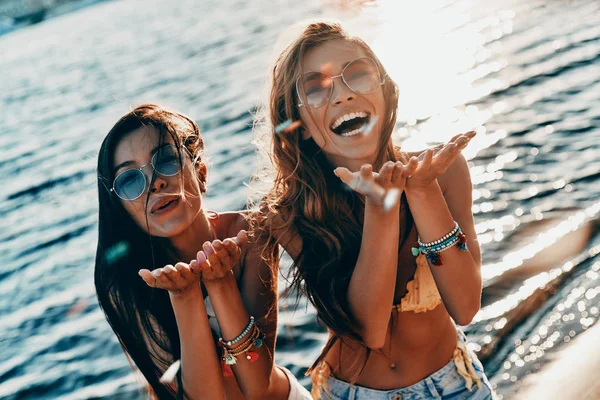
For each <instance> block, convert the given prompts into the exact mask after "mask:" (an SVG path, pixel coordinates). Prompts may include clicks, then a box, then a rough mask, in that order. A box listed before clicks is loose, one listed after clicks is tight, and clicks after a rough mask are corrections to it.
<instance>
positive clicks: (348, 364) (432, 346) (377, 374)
mask: <svg viewBox="0 0 600 400" xmlns="http://www.w3.org/2000/svg"><path fill="white" fill-rule="evenodd" d="M392 318H393V322H392ZM392 318H390V325H391V326H392V328H393V329H391V330H389V331H388V335H387V337H386V341H385V345H384V346H383V347H382V348H381V350H373V351H371V355H370V356H369V358H368V360H367V362H366V364H365V367H364V369H363V370H362V373H361V374H360V376H359V377H358V379H357V380H356V382H355V383H356V384H357V385H360V386H365V387H369V388H373V389H379V390H391V389H397V388H402V387H407V386H410V385H412V384H415V383H417V382H419V381H421V380H422V379H423V378H425V377H427V376H429V375H431V374H432V373H434V372H435V371H437V370H439V369H441V368H442V367H443V366H444V365H446V364H447V363H448V362H449V361H450V360H452V359H453V354H454V350H455V349H456V343H457V333H456V326H455V324H454V322H453V321H452V320H451V318H450V316H449V315H448V313H447V311H446V309H445V307H444V305H443V304H440V305H438V306H437V307H436V308H435V309H433V310H430V311H428V312H423V313H414V312H393V315H392ZM346 342H347V344H342V343H341V341H339V340H338V341H337V343H336V344H335V345H334V346H333V347H332V349H331V350H330V351H329V352H328V354H327V356H326V357H325V359H324V361H325V362H327V364H329V366H330V367H331V374H332V375H333V376H334V377H336V378H337V379H341V380H343V381H346V382H350V381H351V380H352V379H353V377H354V375H355V373H356V371H357V368H358V370H360V368H361V367H362V365H363V363H364V360H365V355H366V350H365V348H364V347H363V346H360V345H359V344H358V343H356V342H352V341H350V340H347V339H346ZM352 366H354V367H352Z"/></svg>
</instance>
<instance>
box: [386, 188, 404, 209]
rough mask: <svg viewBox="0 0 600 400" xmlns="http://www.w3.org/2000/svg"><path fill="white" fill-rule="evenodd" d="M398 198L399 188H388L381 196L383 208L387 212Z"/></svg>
mask: <svg viewBox="0 0 600 400" xmlns="http://www.w3.org/2000/svg"><path fill="white" fill-rule="evenodd" d="M398 199H400V190H398V189H396V188H393V189H390V190H388V192H387V194H386V195H385V197H384V198H383V209H384V210H385V212H388V211H390V210H391V209H392V207H394V206H395V205H396V203H398Z"/></svg>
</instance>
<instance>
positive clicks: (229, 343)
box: [219, 316, 254, 346]
mask: <svg viewBox="0 0 600 400" xmlns="http://www.w3.org/2000/svg"><path fill="white" fill-rule="evenodd" d="M252 326H254V317H252V316H251V317H250V321H249V322H248V325H247V326H246V328H244V330H243V331H242V333H240V334H239V335H237V337H236V338H235V339H233V340H228V341H227V342H226V341H225V340H224V339H223V338H222V337H220V338H219V343H222V344H225V345H227V346H232V345H234V344H236V343H237V342H239V341H240V340H242V338H243V337H244V336H246V334H247V333H248V332H250V329H252Z"/></svg>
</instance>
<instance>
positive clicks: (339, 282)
mask: <svg viewBox="0 0 600 400" xmlns="http://www.w3.org/2000/svg"><path fill="white" fill-rule="evenodd" d="M330 40H344V41H346V42H349V43H353V44H356V45H357V46H359V47H360V48H362V49H363V50H364V51H365V53H366V54H367V56H368V57H370V58H371V59H373V60H374V61H375V63H376V64H377V66H378V68H379V71H380V72H381V75H382V78H383V80H384V83H383V86H382V90H383V95H384V98H385V104H386V110H385V115H384V116H383V117H382V134H381V139H380V146H379V152H378V153H377V157H376V161H375V163H374V165H373V166H374V169H375V170H378V168H379V167H381V165H383V163H384V162H385V161H387V160H393V161H397V160H402V161H404V162H406V161H407V156H406V155H405V154H404V153H402V152H401V151H400V149H399V148H398V147H396V146H394V145H393V143H392V140H391V135H392V131H393V129H394V126H395V123H396V109H397V107H398V87H397V85H396V83H395V82H394V81H393V80H392V79H391V78H390V77H389V76H388V75H387V73H386V70H385V68H384V66H383V65H382V64H381V62H380V61H379V59H378V58H377V56H376V55H375V54H374V53H373V51H372V50H371V48H370V47H369V46H368V45H367V44H366V43H365V42H364V41H362V40H361V39H359V38H357V37H354V36H351V35H349V34H348V33H347V32H345V31H344V29H343V28H342V27H341V25H339V24H337V23H332V22H325V21H322V22H315V23H311V24H309V25H308V26H306V28H305V29H304V31H303V32H302V33H301V34H300V35H299V36H298V38H297V39H296V40H295V41H293V42H292V43H291V44H290V45H289V46H288V47H287V48H286V49H285V50H284V51H283V52H282V53H281V54H280V55H279V57H278V58H277V60H276V61H275V65H274V67H273V74H272V80H271V88H270V94H269V100H268V104H267V106H266V107H264V109H263V110H262V112H261V113H260V114H259V115H260V118H261V119H259V120H258V122H257V124H256V132H257V135H258V137H257V142H258V144H259V145H261V144H262V145H263V146H265V145H264V144H263V143H265V142H267V143H270V144H271V145H270V152H269V154H270V161H271V162H272V164H273V166H274V171H272V173H273V174H272V175H273V176H272V177H271V179H272V181H273V185H272V187H271V188H270V190H269V191H268V192H267V194H266V195H265V196H264V198H263V199H262V202H261V210H262V211H263V212H262V213H261V214H259V216H258V219H257V220H256V221H255V222H254V224H255V225H256V227H255V230H256V232H257V234H258V235H259V237H260V238H261V242H262V243H265V246H264V250H263V257H264V258H265V259H266V260H267V261H268V262H269V263H274V262H275V261H274V258H276V257H278V251H277V249H278V246H279V245H283V246H284V247H285V245H286V244H285V243H282V242H281V238H282V237H288V238H289V237H290V236H299V237H300V238H301V239H302V250H301V252H300V254H299V255H298V256H297V257H296V259H295V260H294V268H293V269H292V271H293V272H292V273H293V275H292V276H293V278H292V283H291V287H293V288H297V289H299V290H298V293H302V292H304V293H306V295H307V296H308V298H309V300H310V301H311V302H312V304H313V305H314V306H315V308H316V309H317V316H318V319H319V321H320V322H321V323H322V324H324V325H325V326H326V327H327V328H328V329H329V330H331V331H332V332H333V333H334V336H333V338H332V340H330V341H329V342H328V343H327V345H326V346H325V349H324V351H323V352H322V354H321V356H320V357H319V359H317V361H316V362H315V364H316V363H318V362H319V361H320V360H321V359H322V358H323V357H324V356H325V355H326V354H327V352H328V350H329V349H330V348H331V347H332V346H333V344H334V343H335V341H336V340H337V339H342V340H344V338H351V339H354V340H357V341H358V342H359V343H362V344H363V345H364V341H363V339H362V337H361V335H360V333H359V332H357V326H358V324H357V321H356V319H355V318H354V316H353V314H352V312H351V310H350V305H349V304H348V301H347V292H348V286H349V283H350V278H351V277H352V273H353V272H354V268H355V265H356V262H357V259H358V253H359V250H360V245H361V237H362V228H363V221H364V197H363V196H361V195H359V194H357V193H356V192H354V191H352V190H347V188H346V187H345V186H344V185H343V184H342V183H341V182H340V180H339V178H337V177H336V176H335V175H334V174H333V167H332V166H331V164H330V163H329V161H328V160H327V159H326V157H325V153H324V152H323V151H322V150H321V149H320V148H319V147H318V146H317V144H316V143H315V142H314V141H313V140H312V139H308V140H303V138H302V136H301V133H300V131H301V130H298V131H296V132H294V133H289V134H276V133H274V127H276V126H278V125H279V124H281V123H283V122H284V121H287V120H292V121H298V120H300V114H299V112H298V94H297V92H296V86H295V82H296V79H297V78H298V77H299V76H300V75H301V73H302V70H301V65H302V60H303V56H304V54H305V53H306V52H307V51H308V50H309V49H311V48H314V47H317V46H320V45H322V44H323V43H325V42H328V41H330ZM302 129H304V128H302ZM261 142H262V143H261ZM267 171H268V168H267ZM261 178H262V177H260V176H258V179H259V180H260V179H261ZM401 202H402V207H403V208H402V209H403V211H404V210H408V204H407V202H406V198H405V196H404V195H403V196H402V199H401ZM407 217H408V218H407V222H406V224H405V226H404V227H402V230H401V231H402V234H401V238H400V239H399V242H400V246H402V244H403V243H404V241H405V240H406V239H407V237H408V234H409V232H410V229H411V227H412V218H411V216H410V212H408V213H407ZM302 283H304V285H302ZM390 307H391V304H390ZM365 348H366V346H365ZM366 354H367V357H368V355H369V350H368V349H367V353H366ZM363 366H364V364H363ZM359 373H360V371H357V373H356V374H355V376H358V374H359Z"/></svg>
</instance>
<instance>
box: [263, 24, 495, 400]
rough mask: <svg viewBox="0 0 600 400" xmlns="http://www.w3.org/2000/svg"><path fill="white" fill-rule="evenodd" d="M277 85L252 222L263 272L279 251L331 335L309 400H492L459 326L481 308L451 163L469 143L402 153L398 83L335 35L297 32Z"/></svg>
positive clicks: (460, 168)
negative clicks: (267, 179)
mask: <svg viewBox="0 0 600 400" xmlns="http://www.w3.org/2000/svg"><path fill="white" fill-rule="evenodd" d="M272 74H273V75H272V81H271V89H270V97H269V101H268V104H267V106H266V107H265V108H264V110H263V119H262V120H261V121H258V123H257V131H258V132H259V136H260V135H262V139H264V138H266V139H268V140H269V141H271V142H272V147H271V148H270V154H269V156H270V159H271V160H272V163H273V166H274V171H273V172H274V176H273V177H272V178H271V179H273V181H272V182H273V184H272V187H271V188H270V190H269V191H268V192H267V194H266V196H265V197H264V198H263V200H262V203H261V211H262V212H261V214H260V215H259V217H258V219H257V220H256V221H254V223H255V224H256V227H257V232H258V235H259V240H260V242H261V243H263V244H264V247H263V257H264V258H265V259H266V260H267V262H270V263H275V262H277V259H278V256H279V253H278V248H279V246H280V245H281V246H283V248H284V249H285V250H286V251H287V252H288V253H289V254H290V255H291V257H292V259H293V261H294V265H293V273H294V279H293V281H292V282H293V285H294V286H296V287H298V288H300V289H303V290H304V292H305V293H306V294H307V295H308V298H309V299H310V301H311V302H312V304H313V305H314V306H315V308H316V310H317V317H318V319H319V320H320V321H321V322H322V323H323V324H324V325H325V327H326V328H327V329H328V331H329V340H328V341H327V344H326V345H325V347H324V349H323V351H322V353H321V355H320V356H319V358H318V359H317V360H316V362H315V363H314V364H313V367H312V368H311V369H310V370H309V372H311V373H312V379H313V397H315V398H326V399H350V398H351V399H356V400H361V399H382V400H383V399H394V398H396V399H400V398H404V399H407V398H410V399H413V398H438V399H458V398H460V399H489V398H492V396H493V391H492V389H491V387H490V384H489V382H488V380H487V378H486V376H485V374H484V372H483V368H482V365H481V363H480V362H479V360H478V359H477V357H476V356H475V354H474V353H473V352H472V351H469V350H468V349H467V347H466V346H465V344H466V339H465V336H464V334H463V333H462V332H461V331H460V329H458V328H457V326H456V324H459V325H467V324H468V323H470V321H471V320H472V318H473V316H474V315H475V314H476V313H477V311H478V310H479V307H480V298H481V276H480V265H481V257H480V251H479V245H478V243H477V237H476V234H475V229H474V226H473V217H472V213H471V206H472V199H471V191H472V189H471V181H470V176H469V170H468V166H467V163H466V161H465V159H464V158H463V157H462V156H461V155H460V151H461V150H462V149H463V148H464V147H465V146H466V145H467V144H468V143H469V141H470V140H471V138H472V137H473V136H474V135H475V134H474V132H468V133H466V134H460V135H457V136H455V137H454V138H453V139H452V140H451V141H450V142H449V143H447V144H446V145H445V146H443V148H441V149H438V150H439V151H437V153H436V152H435V151H434V149H429V150H427V151H425V152H423V153H421V154H420V155H419V157H418V158H417V157H416V156H417V154H415V155H411V154H407V153H404V152H402V151H401V150H400V148H399V147H397V146H395V145H394V144H393V143H392V140H391V135H392V131H393V129H394V126H395V123H396V108H397V106H398V88H397V86H396V84H395V83H394V81H393V80H392V79H391V78H390V77H389V76H388V75H387V74H386V71H385V68H384V67H383V65H382V64H381V62H380V61H379V60H378V58H377V57H376V55H375V54H374V53H373V51H372V50H371V49H370V47H369V46H368V45H367V44H366V43H365V42H363V41H362V40H360V39H359V38H356V37H353V36H350V35H349V34H348V33H346V32H345V31H344V30H343V28H342V27H341V26H340V25H339V24H336V23H329V22H316V23H311V24H309V25H308V26H306V28H305V29H304V31H303V32H302V33H301V34H300V35H299V36H298V37H297V38H296V39H295V40H294V41H293V42H292V43H291V44H290V45H289V46H288V47H287V48H286V49H285V50H284V51H283V52H282V53H281V54H280V55H279V57H278V58H277V60H276V62H275V65H274V67H273V70H272ZM260 139H261V138H259V140H260ZM374 171H377V172H374Z"/></svg>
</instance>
